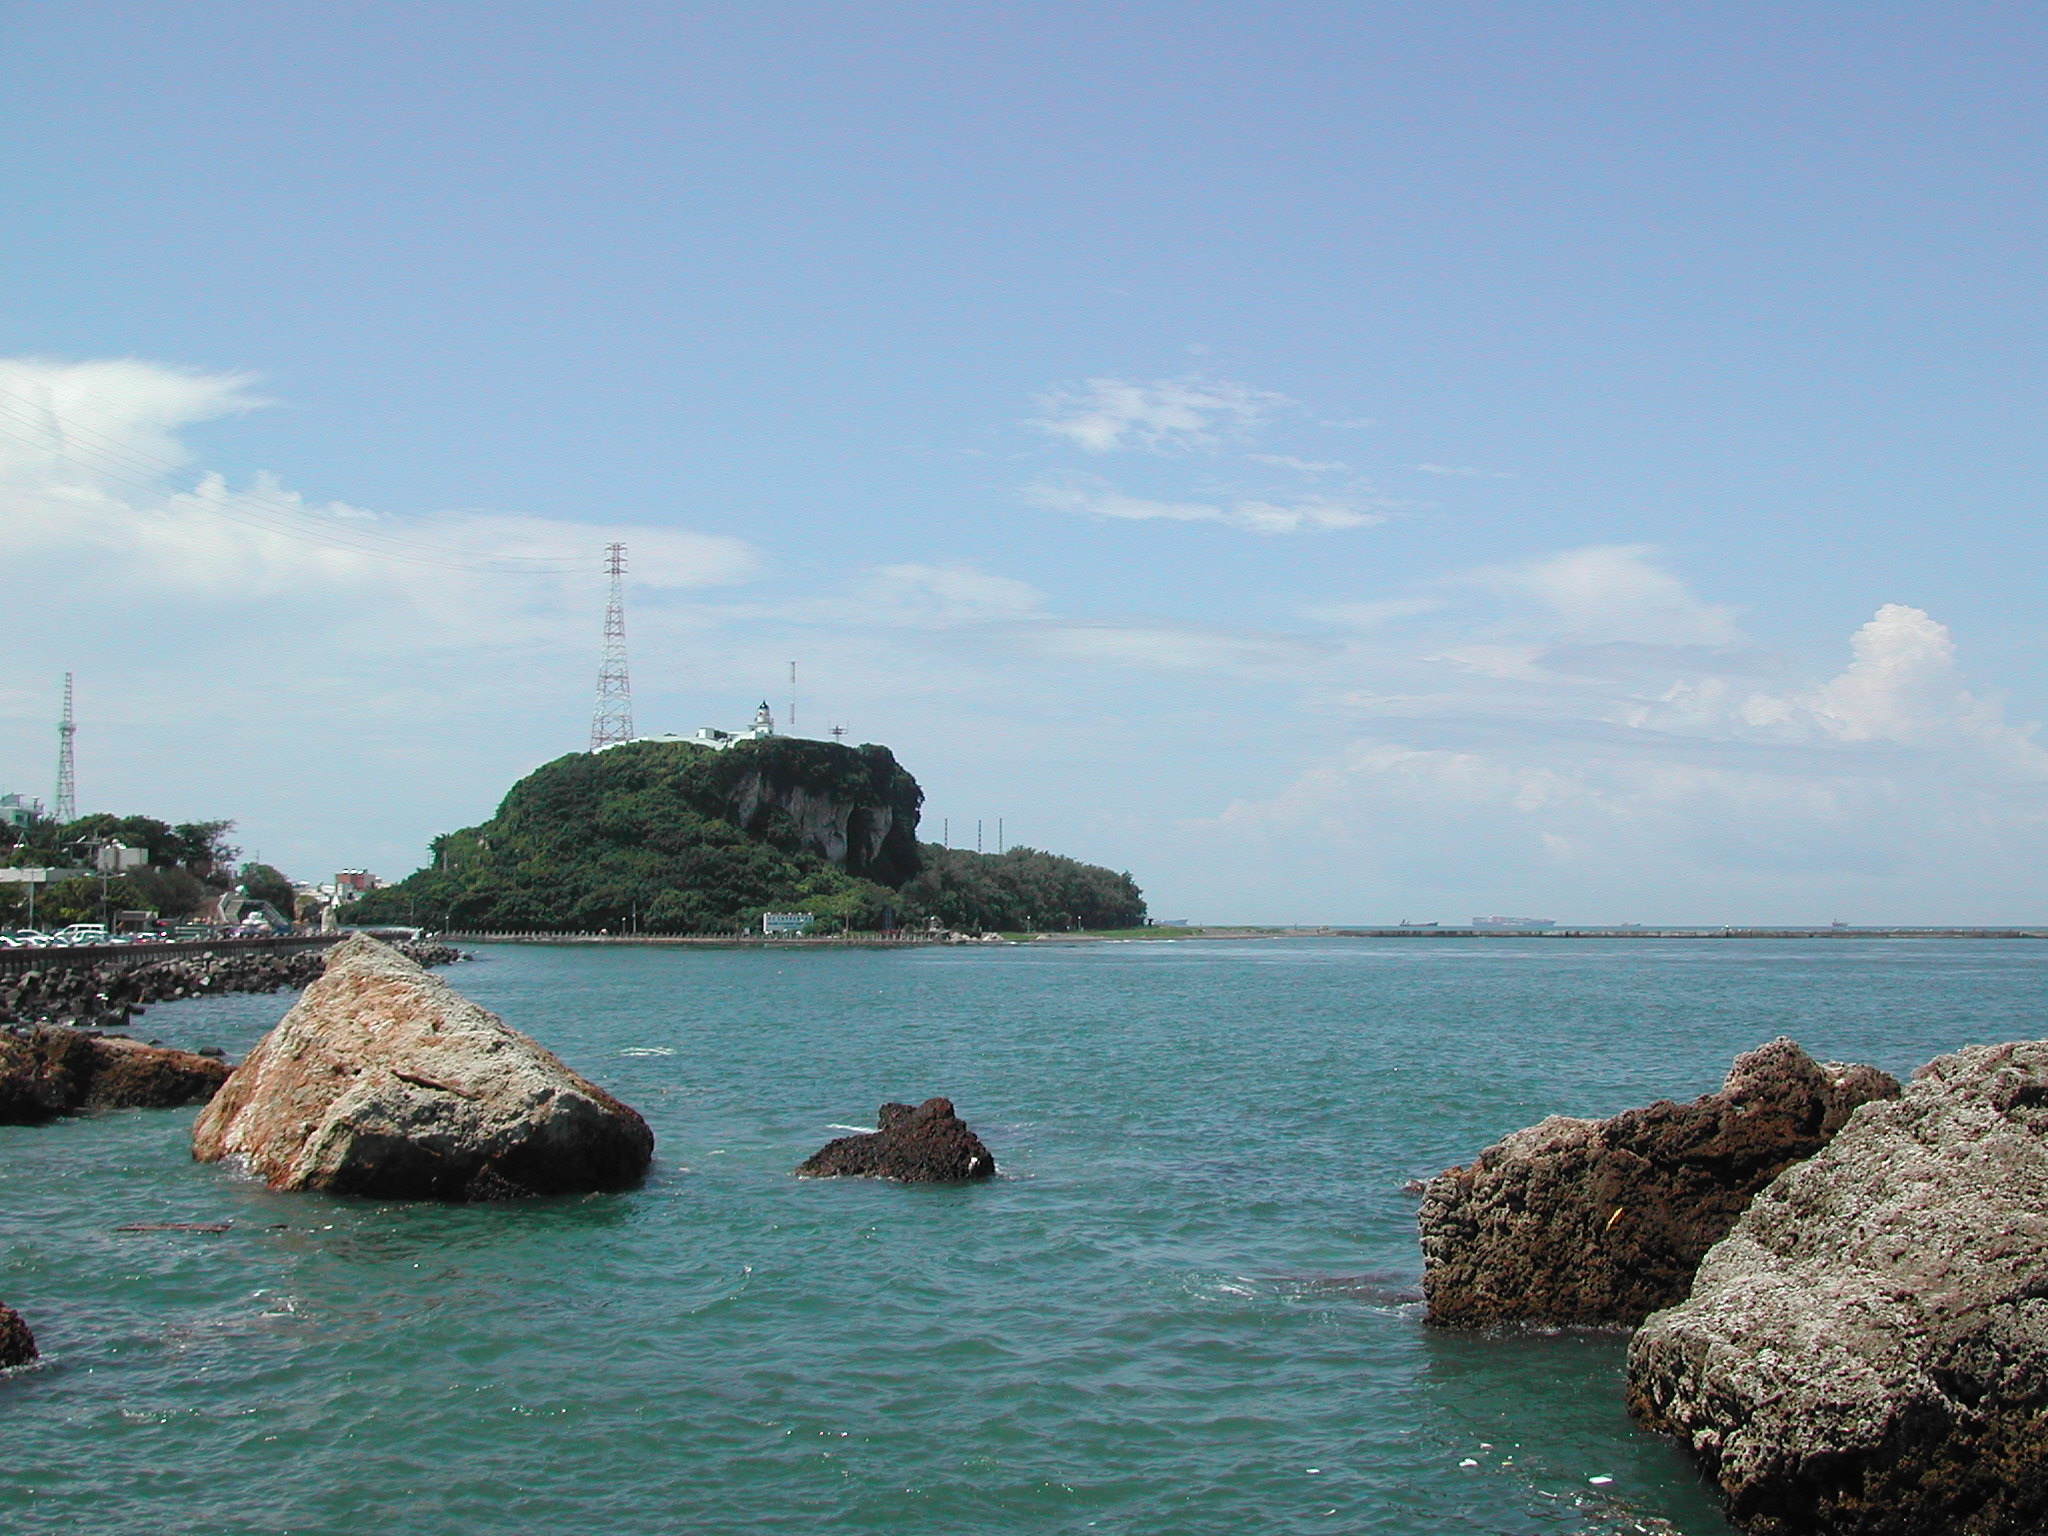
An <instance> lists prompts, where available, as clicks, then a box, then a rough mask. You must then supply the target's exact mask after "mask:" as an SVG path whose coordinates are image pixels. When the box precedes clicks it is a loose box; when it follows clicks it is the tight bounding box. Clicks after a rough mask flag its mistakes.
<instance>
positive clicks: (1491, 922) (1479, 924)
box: [1472, 917, 1557, 928]
mask: <svg viewBox="0 0 2048 1536" xmlns="http://www.w3.org/2000/svg"><path fill="white" fill-rule="evenodd" d="M1472 926H1473V927H1474V928H1555V927H1556V926H1557V919H1556V918H1554V917H1475V918H1473V919H1472Z"/></svg>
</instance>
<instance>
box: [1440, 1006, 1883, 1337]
mask: <svg viewBox="0 0 2048 1536" xmlns="http://www.w3.org/2000/svg"><path fill="white" fill-rule="evenodd" d="M1898 1092H1899V1085H1898V1083H1897V1081H1896V1080H1895V1079H1893V1078H1892V1077H1890V1076H1888V1075H1887V1074H1885V1073H1883V1072H1880V1071H1878V1070H1877V1069H1876V1068H1875V1067H1863V1066H1844V1065H1842V1064H1840V1063H1838V1062H1824V1063H1822V1062H1815V1061H1814V1060H1813V1058H1812V1057H1810V1056H1808V1055H1807V1054H1806V1052H1805V1051H1803V1050H1801V1049H1800V1048H1799V1047H1798V1046H1797V1045H1795V1044H1794V1043H1793V1042H1792V1041H1790V1040H1786V1039H1782V1038H1781V1039H1778V1040H1773V1041H1772V1042H1771V1043H1770V1044H1768V1045H1765V1046H1762V1047H1760V1048H1759V1049H1757V1050H1754V1051H1750V1052H1747V1053H1746V1054H1744V1055H1742V1056H1738V1057H1737V1058H1736V1059H1735V1064H1734V1066H1733V1068H1732V1069H1731V1070H1730V1071H1729V1073H1728V1078H1727V1081H1726V1082H1725V1083H1724V1084H1723V1085H1722V1087H1721V1089H1720V1091H1719V1092H1718V1093H1710V1094H1707V1095H1705V1096H1703V1097H1701V1098H1698V1099H1695V1100H1694V1101H1693V1102H1692V1103H1690V1104H1674V1103H1672V1102H1671V1101H1669V1100H1662V1101H1659V1102H1658V1103H1655V1104H1652V1105H1650V1106H1648V1107H1647V1108H1644V1109H1631V1110H1628V1111H1626V1112H1624V1113H1622V1114H1619V1115H1615V1116H1614V1117H1613V1118H1611V1119H1607V1120H1577V1119H1571V1118H1568V1117H1566V1116H1563V1115H1553V1116H1551V1117H1550V1118H1549V1119H1547V1120H1544V1121H1543V1122H1541V1123H1540V1124H1538V1125H1534V1126H1531V1127H1529V1128H1528V1129H1527V1130H1522V1131H1516V1132H1515V1133H1514V1134H1513V1135H1510V1136H1507V1137H1504V1138H1502V1139H1501V1140H1500V1141H1497V1142H1495V1143H1494V1144H1493V1145H1492V1146H1490V1147H1488V1148H1487V1149H1486V1150H1485V1151H1484V1152H1482V1153H1480V1154H1479V1156H1478V1158H1477V1159H1475V1160H1474V1161H1473V1162H1472V1163H1471V1164H1469V1165H1468V1166H1465V1167H1461V1168H1452V1169H1450V1170H1448V1171H1447V1172H1445V1173H1442V1174H1439V1175H1438V1176H1437V1177H1436V1178H1434V1179H1432V1180H1431V1181H1430V1182H1429V1184H1428V1186H1427V1187H1426V1188H1425V1190H1424V1191H1423V1198H1422V1206H1421V1209H1420V1210H1419V1211H1418V1212H1417V1215H1416V1220H1417V1223H1418V1225H1419V1226H1420V1227H1421V1229H1422V1260H1423V1280H1422V1289H1423V1296H1424V1298H1425V1301H1426V1303H1427V1308H1428V1320H1429V1321H1430V1322H1432V1323H1436V1324H1439V1325H1442V1326H1448V1327H1483V1326H1486V1325H1489V1324H1495V1323H1510V1322H1524V1323H1538V1324H1548V1325H1572V1324H1576V1325H1593V1326H1606V1327H1629V1326H1633V1325H1634V1324H1636V1323H1639V1322H1641V1321H1642V1320H1643V1319H1644V1318H1645V1317H1647V1316H1648V1315H1649V1314H1650V1313H1652V1312H1654V1311H1656V1310H1657V1309H1658V1308H1659V1307H1668V1306H1670V1305H1671V1304H1672V1303H1673V1302H1676V1301H1680V1300H1682V1299H1684V1297H1685V1294H1686V1291H1687V1289H1688V1287H1689V1286H1690V1285H1691V1283H1692V1277H1693V1271H1694V1270H1695V1269H1696V1268H1697V1267H1698V1265H1699V1262H1700V1260H1701V1258H1702V1257H1703V1256H1704V1255H1705V1254H1706V1252H1707V1250H1708V1249H1709V1248H1711V1247H1712V1246H1713V1245H1714V1244H1715V1243H1716V1242H1718V1241H1720V1239H1721V1238H1722V1237H1723V1236H1725V1235H1726V1233H1727V1232H1728V1229H1729V1228H1730V1227H1732V1226H1733V1225H1734V1224H1735V1220H1736V1218H1737V1217H1739V1216H1740V1215H1741V1214H1742V1212H1743V1211H1744V1209H1746V1208H1747V1207H1748V1205H1749V1203H1750V1201H1751V1199H1752V1198H1753V1197H1754V1196H1755V1194H1756V1192H1757V1191H1758V1190H1759V1189H1761V1188H1763V1187H1764V1186H1765V1185H1766V1184H1768V1183H1769V1182H1770V1181H1771V1180H1772V1179H1773V1178H1775V1177H1777V1175H1778V1174H1779V1173H1780V1172H1781V1171H1782V1170H1783V1169H1785V1168H1787V1167H1789V1166H1790V1165H1792V1164H1793V1163H1796V1162H1798V1161H1800V1160H1801V1159H1803V1158H1807V1157H1811V1156H1812V1155H1813V1154H1814V1153H1815V1152H1817V1151H1819V1150H1820V1149H1821V1148H1822V1147H1823V1146H1825V1145H1826V1144H1827V1143H1828V1141H1829V1139H1830V1138H1832V1137H1833V1136H1834V1135H1835V1133H1836V1132H1837V1131H1839V1130H1840V1129H1841V1128H1842V1126H1843V1124H1844V1122H1846V1121H1847V1120H1848V1118H1849V1116H1850V1114H1851V1113H1852V1112H1853V1111H1854V1110H1855V1109H1856V1108H1857V1106H1859V1105H1861V1104H1865V1103H1868V1102H1870V1101H1872V1100H1876V1099H1889V1098H1894V1097H1896V1096H1897V1094H1898Z"/></svg>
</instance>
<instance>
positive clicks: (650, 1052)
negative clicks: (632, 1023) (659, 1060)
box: [619, 1045, 675, 1056]
mask: <svg viewBox="0 0 2048 1536" xmlns="http://www.w3.org/2000/svg"><path fill="white" fill-rule="evenodd" d="M619 1054H620V1055H621V1056H673V1055H675V1052H674V1051H672V1050H670V1049H669V1048H668V1047H667V1046H665V1045H629V1046H627V1047H626V1049H624V1050H623V1051H621V1052H619Z"/></svg>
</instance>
